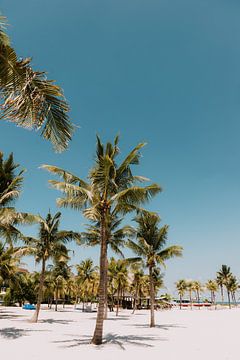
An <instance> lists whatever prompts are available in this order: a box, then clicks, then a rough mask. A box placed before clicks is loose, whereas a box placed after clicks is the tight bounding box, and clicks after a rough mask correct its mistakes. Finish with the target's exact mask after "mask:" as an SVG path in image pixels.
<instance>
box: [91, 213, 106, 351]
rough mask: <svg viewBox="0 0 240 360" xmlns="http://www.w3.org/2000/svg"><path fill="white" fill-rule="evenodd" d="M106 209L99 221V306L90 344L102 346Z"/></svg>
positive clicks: (104, 300)
mask: <svg viewBox="0 0 240 360" xmlns="http://www.w3.org/2000/svg"><path fill="white" fill-rule="evenodd" d="M105 217H106V208H104V210H103V214H102V219H101V250H100V279H99V290H98V291H99V293H98V298H99V304H98V312H97V321H96V326H95V330H94V334H93V338H92V340H91V343H92V344H94V345H101V344H102V337H103V322H104V309H105V303H106V299H105V298H106V281H107V266H106V265H107V262H106V259H107V238H106V224H105Z"/></svg>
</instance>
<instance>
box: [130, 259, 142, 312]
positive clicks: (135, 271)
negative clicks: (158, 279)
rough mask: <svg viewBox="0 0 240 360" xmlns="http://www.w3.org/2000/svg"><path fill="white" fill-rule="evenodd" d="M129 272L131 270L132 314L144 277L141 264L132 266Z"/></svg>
mask: <svg viewBox="0 0 240 360" xmlns="http://www.w3.org/2000/svg"><path fill="white" fill-rule="evenodd" d="M131 270H132V276H133V279H132V284H131V288H132V291H133V294H134V301H133V311H132V314H134V312H135V310H136V308H137V306H138V301H139V293H140V288H141V283H142V279H143V277H144V272H143V269H142V267H141V264H133V265H132V268H131Z"/></svg>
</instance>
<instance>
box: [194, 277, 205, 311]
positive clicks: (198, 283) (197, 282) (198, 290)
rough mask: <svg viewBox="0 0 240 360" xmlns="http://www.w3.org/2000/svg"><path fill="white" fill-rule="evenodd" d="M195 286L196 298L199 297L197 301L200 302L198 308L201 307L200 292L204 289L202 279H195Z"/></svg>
mask: <svg viewBox="0 0 240 360" xmlns="http://www.w3.org/2000/svg"><path fill="white" fill-rule="evenodd" d="M193 287H194V291H195V293H196V298H197V302H198V308H199V309H200V292H201V291H202V290H203V287H202V284H201V283H200V281H197V280H195V281H193Z"/></svg>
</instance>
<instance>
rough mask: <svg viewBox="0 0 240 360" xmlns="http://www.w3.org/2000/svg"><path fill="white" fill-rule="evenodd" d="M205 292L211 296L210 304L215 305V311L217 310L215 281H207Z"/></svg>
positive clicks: (216, 286)
mask: <svg viewBox="0 0 240 360" xmlns="http://www.w3.org/2000/svg"><path fill="white" fill-rule="evenodd" d="M206 288H207V290H209V291H210V294H211V303H212V304H214V305H215V310H216V308H217V305H216V292H217V291H218V284H217V282H216V281H215V280H208V281H207V283H206Z"/></svg>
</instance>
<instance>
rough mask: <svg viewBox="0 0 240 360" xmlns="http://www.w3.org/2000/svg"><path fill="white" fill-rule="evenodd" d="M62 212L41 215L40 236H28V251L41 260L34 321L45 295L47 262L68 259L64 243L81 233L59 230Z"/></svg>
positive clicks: (76, 237)
mask: <svg viewBox="0 0 240 360" xmlns="http://www.w3.org/2000/svg"><path fill="white" fill-rule="evenodd" d="M60 218H61V213H60V212H58V213H56V214H55V215H54V216H52V215H51V213H50V212H49V213H48V214H47V216H46V219H44V218H42V217H41V216H39V222H40V228H39V237H38V238H37V239H36V238H32V237H26V238H25V239H24V241H25V243H26V245H27V251H28V253H29V254H30V255H33V256H34V257H35V261H36V262H37V263H40V262H41V264H42V265H41V276H40V282H39V290H38V299H37V308H36V311H35V313H34V315H33V317H32V319H31V321H32V322H37V321H38V315H39V311H40V307H41V302H42V297H43V287H44V280H45V271H46V262H47V261H48V260H49V259H53V260H54V261H56V262H58V261H64V260H66V259H68V250H67V248H66V246H65V245H64V244H65V243H66V242H67V241H69V240H75V239H79V234H78V233H74V232H73V231H67V230H59V225H60Z"/></svg>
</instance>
